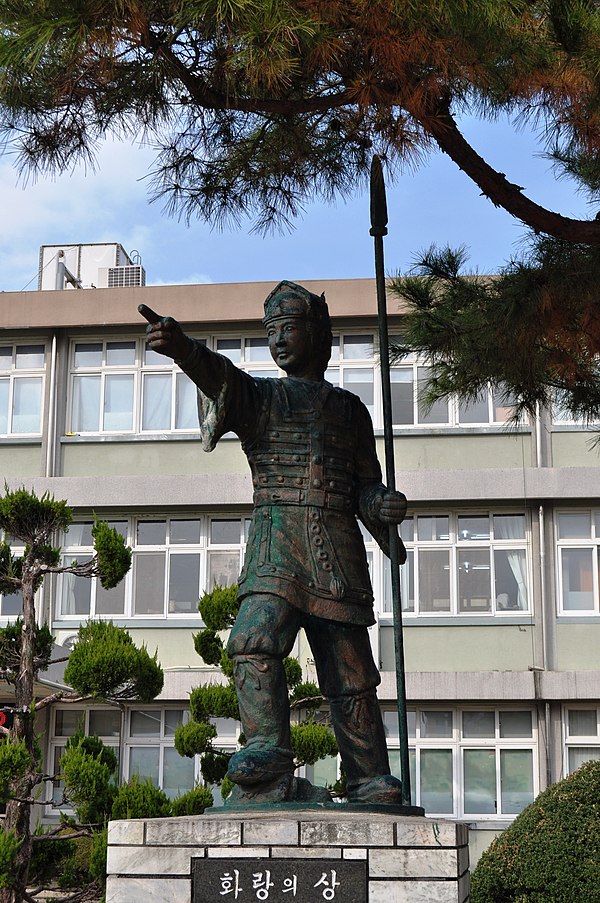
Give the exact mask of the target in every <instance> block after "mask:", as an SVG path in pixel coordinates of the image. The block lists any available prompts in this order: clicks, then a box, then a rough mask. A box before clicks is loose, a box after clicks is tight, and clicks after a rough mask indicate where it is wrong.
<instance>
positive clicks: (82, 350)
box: [75, 342, 102, 367]
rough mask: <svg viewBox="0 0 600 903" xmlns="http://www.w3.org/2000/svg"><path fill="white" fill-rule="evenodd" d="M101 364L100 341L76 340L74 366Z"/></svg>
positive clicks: (96, 365) (98, 365)
mask: <svg viewBox="0 0 600 903" xmlns="http://www.w3.org/2000/svg"><path fill="white" fill-rule="evenodd" d="M101 365H102V342H77V344H76V345H75V366H76V367H100V366H101Z"/></svg>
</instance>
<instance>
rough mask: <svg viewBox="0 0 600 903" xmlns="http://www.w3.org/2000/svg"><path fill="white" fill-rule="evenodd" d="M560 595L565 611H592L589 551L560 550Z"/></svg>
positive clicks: (592, 587) (590, 551) (592, 574)
mask: <svg viewBox="0 0 600 903" xmlns="http://www.w3.org/2000/svg"><path fill="white" fill-rule="evenodd" d="M561 561H562V595H563V608H564V609H565V611H593V610H594V572H593V564H592V550H591V549H561Z"/></svg>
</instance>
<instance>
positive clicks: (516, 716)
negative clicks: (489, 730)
mask: <svg viewBox="0 0 600 903" xmlns="http://www.w3.org/2000/svg"><path fill="white" fill-rule="evenodd" d="M531 735H532V725H531V712H500V736H501V737H531Z"/></svg>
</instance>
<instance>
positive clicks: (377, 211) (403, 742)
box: [370, 154, 411, 806]
mask: <svg viewBox="0 0 600 903" xmlns="http://www.w3.org/2000/svg"><path fill="white" fill-rule="evenodd" d="M387 222H388V216H387V202H386V196H385V183H384V181H383V169H382V166H381V160H380V158H379V157H378V156H377V155H376V154H375V155H374V156H373V160H372V162H371V229H370V234H371V235H372V236H373V241H374V245H375V282H376V285H377V317H378V320H379V358H380V365H381V388H382V397H383V437H384V448H385V471H386V483H387V487H388V489H389V490H390V491H394V490H395V489H396V470H395V463H394V434H393V428H392V389H391V383H390V351H389V342H388V320H387V304H386V296H385V271H384V266H383V237H384V235H387V231H388V230H387ZM389 543H390V569H391V576H392V611H393V616H394V650H395V653H396V689H397V697H398V733H399V739H400V765H401V769H402V802H403V804H404V805H406V806H410V804H411V800H410V797H411V793H410V759H409V753H408V722H407V717H406V680H405V671H404V638H403V635H402V599H401V593H400V545H399V537H398V527H397V526H396V524H390V525H389Z"/></svg>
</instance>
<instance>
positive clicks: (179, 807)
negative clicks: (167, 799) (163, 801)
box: [171, 786, 213, 818]
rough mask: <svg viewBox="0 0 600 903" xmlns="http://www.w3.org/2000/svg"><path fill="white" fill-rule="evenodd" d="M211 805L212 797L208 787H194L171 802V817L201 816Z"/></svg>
mask: <svg viewBox="0 0 600 903" xmlns="http://www.w3.org/2000/svg"><path fill="white" fill-rule="evenodd" d="M212 804H213V795H212V793H211V791H210V790H209V789H208V787H201V786H198V787H194V788H193V790H188V792H187V793H182V795H181V796H178V797H176V798H175V799H174V800H171V815H173V816H175V817H176V818H178V817H179V816H180V815H202V813H203V812H204V810H205V809H208V808H209V807H210V806H212Z"/></svg>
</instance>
